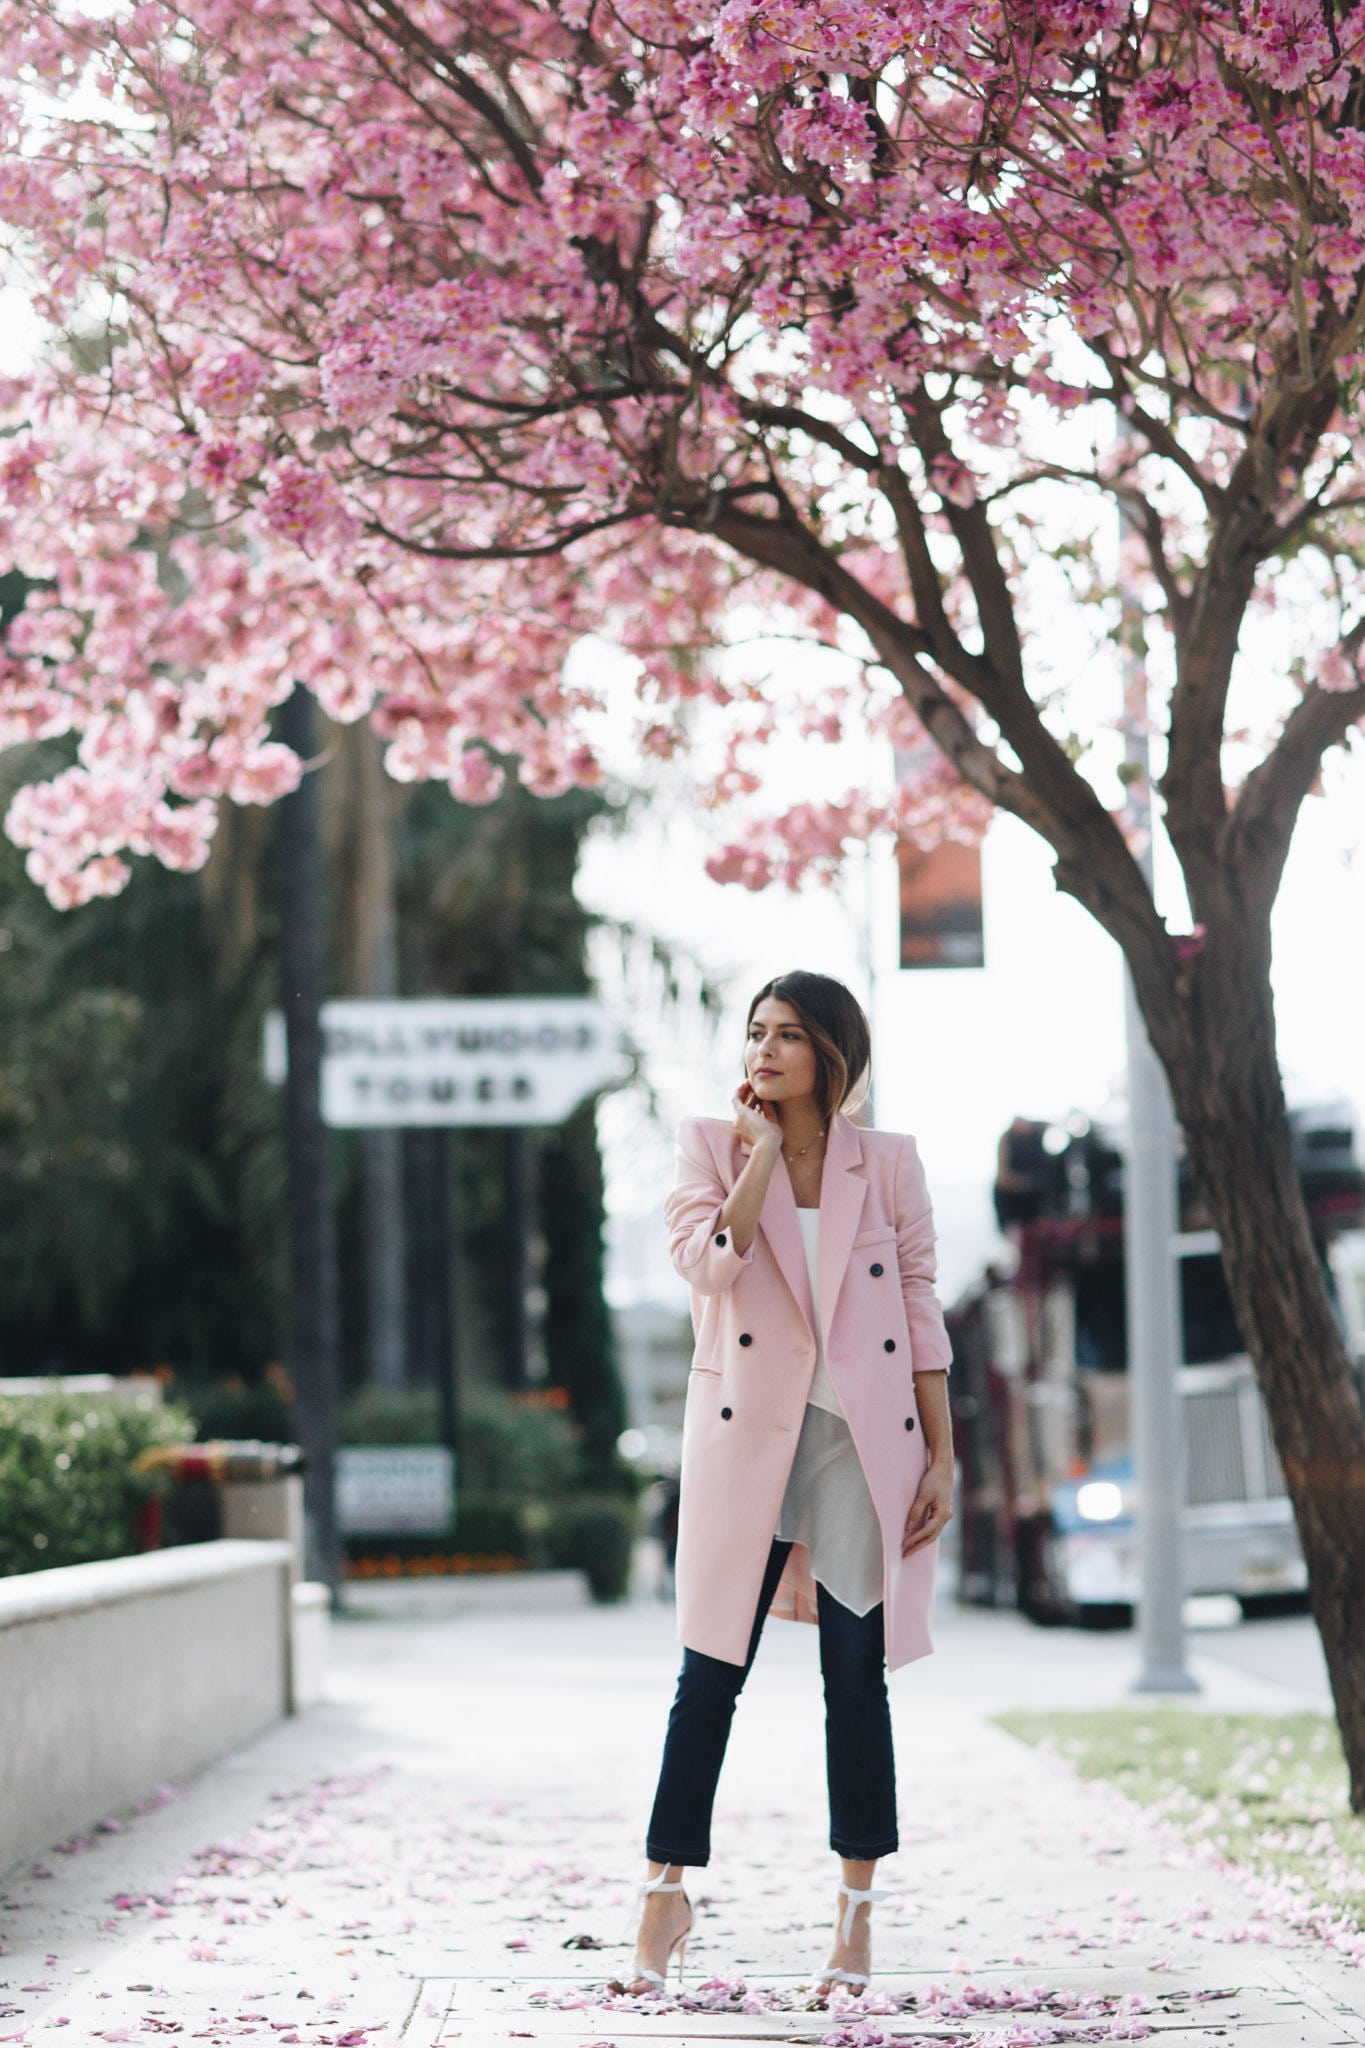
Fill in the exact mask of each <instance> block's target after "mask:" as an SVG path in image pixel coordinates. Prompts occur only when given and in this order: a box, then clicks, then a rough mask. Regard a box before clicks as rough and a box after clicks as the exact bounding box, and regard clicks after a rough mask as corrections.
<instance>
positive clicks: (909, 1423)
mask: <svg viewBox="0 0 1365 2048" xmlns="http://www.w3.org/2000/svg"><path fill="white" fill-rule="evenodd" d="M905 1426H906V1428H907V1429H913V1428H914V1426H915V1418H914V1416H913V1415H907V1416H906V1418H905Z"/></svg>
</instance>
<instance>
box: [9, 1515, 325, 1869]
mask: <svg viewBox="0 0 1365 2048" xmlns="http://www.w3.org/2000/svg"><path fill="white" fill-rule="evenodd" d="M291 1559H292V1552H291V1549H290V1546H289V1545H288V1544H287V1543H282V1542H233V1541H223V1542H219V1543H195V1544H187V1545H185V1546H184V1547H183V1548H181V1549H174V1550H158V1551H151V1552H149V1553H148V1554H147V1555H146V1556H143V1557H117V1558H109V1559H107V1560H104V1561H103V1562H101V1563H98V1564H78V1565H67V1566H63V1567H60V1568H58V1569H57V1570H54V1571H46V1572H25V1573H21V1574H18V1575H16V1576H15V1577H12V1578H0V1871H4V1870H7V1869H9V1868H10V1867H11V1866H12V1865H14V1864H15V1863H17V1862H19V1861H20V1860H21V1859H22V1858H25V1857H28V1856H31V1855H33V1854H34V1853H35V1851H38V1850H40V1849H45V1848H49V1847H51V1845H52V1844H53V1843H55V1842H59V1841H61V1840H63V1839H64V1838H65V1837H66V1836H68V1835H71V1834H74V1833H77V1832H78V1831H80V1830H82V1829H84V1828H87V1827H89V1826H91V1825H92V1824H93V1823H94V1822H95V1821H97V1820H101V1819H103V1818H104V1817H105V1816H106V1815H108V1814H112V1813H116V1812H117V1811H118V1810H119V1809H120V1808H121V1807H127V1806H130V1805H133V1804H135V1803H136V1802H137V1801H138V1800H139V1799H142V1798H144V1797H145V1796H146V1795H147V1793H149V1792H151V1791H153V1790H154V1789H155V1788H156V1787H157V1786H158V1785H162V1784H165V1783H167V1782H168V1781H171V1780H174V1779H176V1778H182V1777H185V1776H186V1775H187V1774H188V1773H190V1772H192V1771H195V1770H197V1769H198V1768H199V1767H200V1766H201V1765H203V1764H207V1763H209V1762H211V1761H212V1760H213V1759H214V1758H215V1757H218V1756H222V1755H223V1754H224V1752H225V1751H227V1750H230V1749H234V1748H236V1747H237V1745H238V1744H239V1743H242V1742H245V1741H247V1740H248V1739H249V1738H250V1737H251V1736H253V1735H256V1734H258V1733H259V1732H260V1730H261V1729H263V1728H267V1727H269V1726H270V1724H271V1722H273V1721H276V1720H278V1719H279V1718H280V1716H281V1715H283V1714H287V1713H288V1712H289V1711H290V1710H291V1707H292V1704H293V1702H292V1700H291V1696H290V1694H291V1680H290V1566H291Z"/></svg>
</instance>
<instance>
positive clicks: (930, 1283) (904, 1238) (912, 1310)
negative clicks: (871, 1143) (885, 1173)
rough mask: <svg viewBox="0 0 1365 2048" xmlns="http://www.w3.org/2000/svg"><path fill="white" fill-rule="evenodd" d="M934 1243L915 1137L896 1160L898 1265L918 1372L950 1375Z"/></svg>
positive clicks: (912, 1358) (904, 1144) (930, 1207)
mask: <svg viewBox="0 0 1365 2048" xmlns="http://www.w3.org/2000/svg"><path fill="white" fill-rule="evenodd" d="M934 1244H935V1234H934V1210H933V1205H932V1203H931V1202H930V1200H929V1188H928V1184H927V1182H926V1181H925V1178H924V1167H923V1165H922V1163H921V1161H920V1156H919V1147H918V1146H917V1145H916V1143H915V1141H914V1139H913V1138H911V1137H905V1138H902V1139H901V1147H900V1154H899V1157H898V1158H897V1160H896V1263H897V1266H898V1267H899V1270H900V1282H901V1296H902V1298H903V1300H904V1302H905V1320H906V1323H907V1324H908V1326H909V1330H910V1362H911V1364H912V1365H913V1367H914V1369H915V1372H916V1374H919V1373H924V1372H944V1373H946V1372H947V1370H948V1367H949V1366H950V1365H951V1364H952V1362H953V1347H952V1345H951V1344H950V1343H949V1341H948V1330H947V1326H946V1325H945V1323H944V1320H943V1307H942V1304H941V1303H940V1301H939V1298H938V1295H937V1293H936V1292H935V1290H934V1280H935V1276H936V1274H937V1270H938V1261H937V1258H936V1255H935V1251H934Z"/></svg>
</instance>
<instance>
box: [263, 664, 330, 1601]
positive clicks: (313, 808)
mask: <svg viewBox="0 0 1365 2048" xmlns="http://www.w3.org/2000/svg"><path fill="white" fill-rule="evenodd" d="M314 730H315V728H314V720H313V700H312V698H311V697H310V696H309V695H308V693H307V691H306V690H304V689H303V687H302V686H301V685H300V686H298V687H296V688H295V690H294V693H293V695H292V696H291V697H289V698H287V699H286V701H285V702H284V704H283V705H282V706H281V707H280V719H279V732H280V737H281V739H282V740H283V741H284V742H285V744H286V745H287V746H290V747H292V748H293V749H294V751H295V752H296V753H297V754H298V755H299V756H300V757H301V758H302V759H303V760H304V761H311V760H312V758H313V754H314V751H315V749H314ZM275 830H276V849H277V855H278V860H279V877H280V997H281V1007H282V1008H283V1010H284V1019H285V1029H286V1032H287V1035H288V1042H289V1073H288V1077H287V1079H286V1082H285V1131H286V1143H287V1147H288V1164H289V1256H290V1274H291V1279H292V1314H291V1318H290V1345H289V1371H290V1378H291V1379H292V1380H293V1383H294V1413H295V1419H296V1422H297V1426H298V1432H299V1441H300V1443H301V1445H302V1447H303V1453H304V1459H305V1464H304V1480H303V1497H304V1537H305V1546H306V1550H307V1570H308V1574H309V1576H310V1578H314V1579H320V1580H322V1581H323V1583H324V1584H326V1585H328V1586H330V1587H331V1589H332V1594H333V1597H334V1598H335V1596H336V1594H337V1592H338V1591H339V1589H340V1585H341V1549H340V1541H339V1537H338V1534H337V1523H336V1503H335V1500H334V1498H333V1455H334V1452H335V1449H336V1439H337V1401H338V1397H339V1392H340V1384H341V1362H340V1339H339V1334H338V1325H337V1251H336V1223H335V1219H334V1216H333V1211H332V1179H331V1152H330V1146H329V1142H328V1135H327V1131H326V1128H325V1126H324V1124H323V1121H322V1109H321V1102H320V1076H321V1071H322V1025H321V1019H320V1011H321V1006H322V999H323V993H324V989H325V985H326V972H327V967H326V953H327V947H326V918H325V913H324V909H323V888H324V874H323V858H322V845H321V839H320V834H319V827H318V778H317V775H316V773H309V774H306V775H305V776H304V778H303V780H302V782H301V783H300V784H299V786H298V788H297V789H296V790H294V791H293V792H292V794H291V795H289V796H286V797H282V798H281V799H280V803H279V808H278V811H277V814H276V821H275Z"/></svg>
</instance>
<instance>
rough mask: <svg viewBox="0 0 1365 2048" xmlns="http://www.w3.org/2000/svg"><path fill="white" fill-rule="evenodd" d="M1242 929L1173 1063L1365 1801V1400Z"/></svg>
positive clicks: (1266, 988) (1364, 1808) (1203, 971)
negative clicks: (1334, 1304) (1332, 1290)
mask: <svg viewBox="0 0 1365 2048" xmlns="http://www.w3.org/2000/svg"><path fill="white" fill-rule="evenodd" d="M1233 930H1234V932H1235V934H1236V935H1235V937H1234V938H1233V941H1232V943H1231V944H1229V945H1224V946H1222V947H1220V946H1219V945H1218V944H1217V940H1218V937H1219V933H1218V932H1216V931H1215V932H1213V933H1211V934H1210V940H1209V945H1208V947H1207V948H1206V951H1205V953H1204V954H1202V955H1200V956H1199V959H1198V962H1197V963H1196V964H1197V968H1198V973H1197V975H1195V976H1193V977H1191V986H1190V987H1189V990H1188V1001H1189V1010H1190V1022H1191V1024H1192V1025H1193V1031H1192V1038H1193V1046H1192V1050H1191V1055H1190V1057H1188V1058H1184V1059H1178V1060H1177V1061H1176V1062H1175V1063H1174V1065H1173V1066H1172V1067H1168V1072H1169V1076H1170V1081H1171V1088H1172V1094H1173V1096H1174V1099H1175V1105H1176V1112H1177V1115H1178V1116H1179V1118H1180V1122H1181V1125H1182V1128H1183V1130H1184V1134H1185V1142H1186V1147H1187V1150H1188V1153H1189V1158H1190V1163H1191V1166H1192V1168H1193V1170H1194V1174H1195V1178H1196V1180H1197V1182H1198V1184H1199V1188H1200V1192H1201V1194H1202V1196H1203V1198H1204V1201H1205V1203H1206V1204H1207V1206H1208V1209H1209V1213H1210V1215H1211V1216H1212V1218H1213V1221H1214V1225H1215V1227H1216V1229H1217V1231H1218V1236H1219V1241H1220V1245H1221V1248H1222V1257H1223V1267H1224V1271H1225V1273H1226V1276H1227V1282H1228V1289H1229V1292H1230V1294H1231V1296H1232V1302H1233V1307H1234V1309H1235V1311H1236V1315H1237V1321H1238V1324H1239V1326H1240V1328H1241V1332H1242V1336H1243V1339H1244V1341H1245V1342H1246V1345H1247V1349H1248V1351H1249V1352H1250V1355H1251V1359H1252V1363H1253V1365H1254V1367H1255V1371H1256V1378H1257V1382H1258V1384H1259V1386H1260V1390H1261V1396H1262V1399H1263V1400H1264V1402H1265V1406H1266V1412H1267V1415H1268V1417H1269V1420H1270V1427H1271V1433H1272V1435H1273V1437H1274V1441H1275V1448H1276V1451H1277V1452H1278V1454H1279V1459H1280V1463H1281V1466H1282V1467H1283V1470H1284V1476H1285V1483H1286V1486H1287V1488H1288V1492H1289V1497H1290V1500H1291V1502H1292V1504H1293V1508H1294V1516H1295V1520H1296V1522H1297V1524H1298V1531H1299V1540H1300V1543H1301V1545H1302V1548H1303V1554H1304V1559H1305V1562H1306V1564H1307V1567H1308V1581H1309V1599H1310V1602H1311V1606H1312V1612H1313V1617H1314V1620H1315V1621H1316V1623H1317V1627H1318V1631H1319V1634H1320V1635H1321V1638H1322V1646H1323V1652H1324V1655H1325V1657H1326V1660H1327V1669H1328V1674H1329V1678H1330V1682H1331V1687H1332V1698H1333V1702H1334V1704H1335V1707H1336V1714H1337V1721H1338V1724H1339V1726H1340V1730H1341V1737H1342V1743H1343V1746H1344V1749H1345V1753H1346V1762H1347V1769H1348V1772H1349V1777H1350V1798H1351V1807H1352V1810H1353V1812H1356V1813H1365V1410H1363V1409H1362V1405H1361V1400H1360V1396H1359V1394H1358V1392H1357V1389H1356V1385H1355V1380H1354V1376H1353V1373H1352V1368H1351V1362H1350V1359H1349V1357H1348V1355H1347V1352H1346V1348H1345V1345H1344V1343H1343V1342H1342V1338H1341V1334H1340V1331H1339V1330H1338V1328H1337V1324H1336V1321H1335V1319H1334V1317H1333V1314H1332V1308H1331V1303H1330V1300H1329V1297H1328V1293H1327V1286H1326V1282H1325V1280H1324V1277H1323V1272H1322V1267H1321V1264H1320V1261H1319V1257H1318V1252H1317V1249H1316V1247H1315V1244H1314V1240H1313V1233H1312V1225H1311V1222H1310V1219H1309V1215H1308V1209H1307V1205H1306V1203H1305V1200H1304V1195H1303V1187H1302V1183H1301V1181H1300V1178H1299V1173H1298V1168H1297V1166H1296V1163H1295V1160H1294V1153H1293V1143H1292V1136H1291V1132H1290V1127H1289V1123H1288V1119H1287V1116H1286V1110H1285V1101H1284V1091H1283V1088H1282V1086H1281V1081H1280V1069H1279V1062H1278V1058H1277V1054H1276V1044H1275V1013H1274V1004H1273V999H1272V995H1271V988H1270V977H1269V957H1268V947H1267V948H1264V949H1263V948H1262V947H1261V946H1260V945H1259V944H1257V943H1255V941H1254V938H1253V942H1252V943H1251V944H1250V945H1248V944H1246V943H1245V940H1246V938H1247V936H1248V934H1247V931H1246V927H1245V925H1243V926H1242V927H1241V929H1240V930H1238V929H1237V927H1236V926H1235V925H1234V926H1233Z"/></svg>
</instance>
